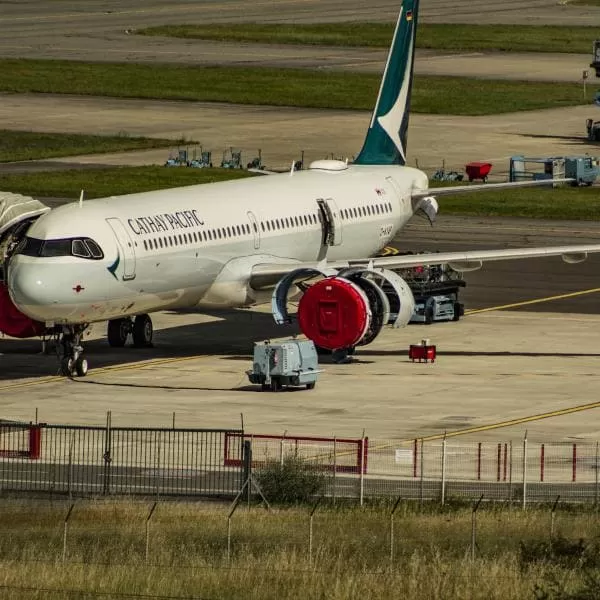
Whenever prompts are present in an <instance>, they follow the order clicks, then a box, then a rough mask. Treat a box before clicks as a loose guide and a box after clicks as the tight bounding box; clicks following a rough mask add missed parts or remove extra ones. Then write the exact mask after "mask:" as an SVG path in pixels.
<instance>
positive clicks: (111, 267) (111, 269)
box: [106, 250, 121, 280]
mask: <svg viewBox="0 0 600 600" xmlns="http://www.w3.org/2000/svg"><path fill="white" fill-rule="evenodd" d="M120 262H121V255H120V253H119V251H118V250H117V258H116V259H115V262H114V263H113V264H112V265H109V266H108V267H106V268H107V269H108V272H109V273H110V274H111V275H112V276H113V277H114V278H115V279H117V280H118V279H119V278H118V277H117V269H118V268H119V264H120Z"/></svg>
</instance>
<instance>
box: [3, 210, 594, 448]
mask: <svg viewBox="0 0 600 600" xmlns="http://www.w3.org/2000/svg"><path fill="white" fill-rule="evenodd" d="M536 225H537V230H535V229H534V228H533V226H532V222H529V221H527V220H519V219H495V220H485V223H482V222H481V220H480V219H468V218H458V217H445V218H441V220H440V224H439V227H436V228H434V229H430V228H429V226H428V225H427V226H425V225H424V224H423V222H422V221H419V220H416V219H415V220H414V222H412V223H411V224H410V225H409V227H408V228H407V230H406V232H405V233H403V235H402V236H399V238H398V239H397V240H396V245H397V246H398V247H403V245H406V246H408V247H411V248H413V249H414V248H418V247H419V246H421V247H424V248H427V247H429V249H440V250H443V249H452V248H456V245H457V244H459V243H460V240H461V239H462V240H463V242H464V243H463V246H464V247H473V248H477V247H480V246H481V245H484V244H485V245H486V246H488V247H492V246H496V247H515V246H527V245H540V244H562V243H563V242H564V241H565V240H570V241H571V242H582V243H583V242H585V241H591V240H593V239H595V236H596V225H595V224H594V223H576V222H573V223H552V222H537V223H536ZM488 228H489V229H488ZM490 229H492V230H493V231H494V232H495V234H494V238H495V241H494V242H490V241H489V240H487V243H486V238H487V237H489V231H490ZM465 240H467V241H465ZM431 244H434V247H432V246H431ZM599 265H600V259H596V258H590V259H589V262H586V263H582V264H580V265H565V264H563V263H562V262H561V261H560V259H558V258H554V259H538V260H528V261H519V263H518V265H517V264H516V263H514V262H513V263H493V264H492V263H490V264H488V265H485V266H484V269H483V270H482V271H480V272H477V273H470V274H468V276H467V282H468V284H467V288H466V289H465V292H464V294H463V299H464V301H465V302H466V304H467V310H468V311H469V310H470V311H473V312H472V313H471V314H467V316H466V317H465V318H464V319H462V320H461V321H459V322H457V323H438V324H434V325H431V326H424V325H411V326H408V327H407V328H404V329H400V330H386V331H384V333H383V334H382V335H381V336H380V337H379V338H378V339H377V340H376V341H375V343H374V344H372V345H370V346H368V347H366V348H364V349H361V350H360V352H359V353H358V354H357V360H356V362H355V363H353V364H350V365H334V364H325V365H324V369H325V371H324V373H323V374H322V375H321V378H320V381H319V383H318V385H317V388H316V389H315V390H313V391H310V392H309V391H289V392H283V393H280V394H271V393H261V392H259V391H258V390H257V388H256V387H254V386H250V385H249V384H248V381H247V379H246V376H245V370H246V369H248V368H250V367H251V352H252V347H253V342H254V341H260V340H262V339H266V338H275V337H282V336H287V335H290V334H292V333H293V332H294V331H295V330H294V329H287V328H285V329H281V328H279V327H276V326H275V325H274V323H273V321H272V318H271V316H270V314H269V313H268V307H261V308H259V309H255V310H252V311H248V310H240V311H230V312H229V313H227V314H201V313H198V312H195V311H189V312H187V313H185V314H172V313H159V314H157V315H155V316H154V321H155V325H156V329H157V330H158V331H157V333H156V337H155V340H156V347H155V348H153V349H144V350H140V349H133V348H125V349H120V350H119V349H110V348H109V347H108V345H107V343H106V340H105V339H103V338H104V332H105V330H104V327H105V326H104V324H98V325H94V326H93V328H92V332H91V336H90V338H89V340H88V341H87V342H86V348H87V352H88V358H89V360H90V362H91V365H92V368H93V370H91V372H90V374H89V375H88V377H86V378H84V379H78V380H73V381H70V380H66V379H64V378H60V377H48V375H52V374H54V373H55V372H56V369H57V361H56V358H55V357H54V356H51V355H50V356H41V355H40V354H39V351H40V343H39V341H37V340H22V341H18V340H8V339H3V340H0V353H1V356H0V414H1V415H2V417H3V418H6V419H23V420H30V419H33V418H34V415H35V412H36V409H37V410H38V418H39V419H40V420H41V421H47V422H52V423H63V422H66V423H78V424H102V423H103V422H104V419H105V415H106V411H108V410H110V411H111V412H112V418H113V424H114V425H131V426H133V425H148V426H150V425H151V426H170V425H171V424H172V419H173V413H175V418H176V423H177V425H178V426H182V427H183V426H185V427H238V426H239V425H240V414H243V418H244V423H245V427H246V429H247V430H248V431H251V432H253V433H268V434H280V433H282V432H283V431H288V432H289V433H293V434H296V435H337V436H360V435H361V433H362V430H363V429H365V431H366V433H367V435H369V437H370V438H372V439H379V440H385V439H392V438H393V439H395V440H398V439H400V440H402V439H410V438H414V437H415V436H416V437H420V436H425V435H434V434H439V433H441V432H443V431H444V430H447V431H449V432H451V431H455V430H462V429H465V428H471V427H480V426H485V425H493V424H495V423H498V422H502V421H506V420H509V419H519V418H523V417H528V416H531V415H536V414H540V413H548V412H553V411H560V410H564V409H569V408H571V407H575V406H580V405H585V404H590V403H595V402H597V390H598V385H599V384H600V370H599V368H598V367H600V337H599V336H598V335H597V330H598V328H599V327H600V315H598V310H597V305H598V294H599V293H600V288H598V287H597V285H598V284H597V273H598V266H599ZM581 290H594V291H593V292H591V293H588V294H582V295H580V296H570V297H567V298H564V299H562V300H559V301H553V302H548V303H545V304H542V305H534V307H535V309H536V312H529V311H528V310H526V309H527V308H531V307H525V310H518V311H516V310H512V311H510V312H508V311H492V312H485V311H484V312H477V309H479V310H481V309H486V308H490V307H493V306H495V305H498V304H507V303H509V302H517V301H524V300H531V299H535V298H541V297H545V296H546V297H547V296H550V295H555V294H567V293H568V294H572V293H573V292H576V291H581ZM541 310H544V311H545V312H540V311H541ZM422 338H429V339H431V342H432V343H435V344H436V345H437V347H438V352H439V358H438V360H437V361H436V362H435V363H434V364H418V363H416V364H413V363H411V362H409V361H408V358H407V349H408V346H409V344H411V343H418V342H420V340H421V339H422ZM94 368H95V370H94ZM596 413H597V409H596V407H595V406H594V408H590V409H589V410H586V411H582V412H576V413H573V414H568V415H562V416H554V417H552V418H547V419H542V420H539V421H533V422H527V423H518V424H516V425H513V426H511V427H508V428H500V429H494V428H492V429H490V430H487V431H482V432H478V433H474V434H470V435H467V436H466V437H467V439H469V440H496V439H501V440H506V439H513V438H514V439H517V438H519V437H520V436H522V435H523V433H524V431H525V429H527V430H528V431H529V435H530V439H537V440H541V441H544V440H547V441H556V440H568V439H579V438H581V439H595V436H597V435H598V433H599V429H600V425H598V423H600V421H599V420H598V419H597V418H594V417H595V416H596Z"/></svg>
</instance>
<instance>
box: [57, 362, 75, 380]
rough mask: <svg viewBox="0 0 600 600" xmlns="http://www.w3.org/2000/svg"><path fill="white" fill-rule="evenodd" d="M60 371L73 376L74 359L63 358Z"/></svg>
mask: <svg viewBox="0 0 600 600" xmlns="http://www.w3.org/2000/svg"><path fill="white" fill-rule="evenodd" d="M60 372H61V374H62V375H64V376H65V377H71V376H72V375H73V359H72V358H63V359H62V360H61V361H60Z"/></svg>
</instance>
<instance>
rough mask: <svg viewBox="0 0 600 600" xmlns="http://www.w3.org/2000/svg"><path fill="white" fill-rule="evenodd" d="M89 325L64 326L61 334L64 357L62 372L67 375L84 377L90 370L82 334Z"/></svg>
mask: <svg viewBox="0 0 600 600" xmlns="http://www.w3.org/2000/svg"><path fill="white" fill-rule="evenodd" d="M86 328H87V325H69V326H65V327H64V328H63V332H62V335H61V336H60V344H61V346H62V358H61V360H60V372H61V373H62V374H63V375H66V376H67V377H74V376H75V375H77V376H78V377H83V376H84V375H86V374H87V372H88V361H87V360H86V359H85V358H84V357H83V346H82V345H81V336H82V335H83V332H84V331H85V330H86Z"/></svg>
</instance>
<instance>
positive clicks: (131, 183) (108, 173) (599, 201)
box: [0, 167, 600, 221]
mask: <svg viewBox="0 0 600 600" xmlns="http://www.w3.org/2000/svg"><path fill="white" fill-rule="evenodd" d="M250 176H252V174H250V173H247V172H246V171H239V170H229V169H193V168H185V167H113V168H106V169H86V170H68V171H52V172H42V173H30V174H10V175H0V189H2V190H5V191H10V192H17V193H21V194H27V195H31V196H37V197H44V196H46V197H59V198H73V199H76V198H78V197H79V193H80V191H81V190H82V189H84V190H85V195H86V198H98V197H106V196H116V195H121V194H132V193H136V192H146V191H151V190H157V189H163V188H173V187H178V186H185V185H195V184H198V183H213V182H215V181H225V180H228V179H239V178H243V177H250ZM266 177H268V175H267V176H266ZM440 185H442V184H440ZM444 185H447V183H446V184H444ZM433 194H434V195H435V191H433ZM439 202H440V212H441V214H446V215H470V216H502V217H529V218H545V219H576V220H589V221H593V220H596V219H597V218H598V214H600V194H598V189H597V188H573V187H559V188H528V189H520V190H519V189H516V190H498V191H489V192H488V191H483V192H479V193H474V194H463V195H459V196H448V197H444V198H440V201H439Z"/></svg>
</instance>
